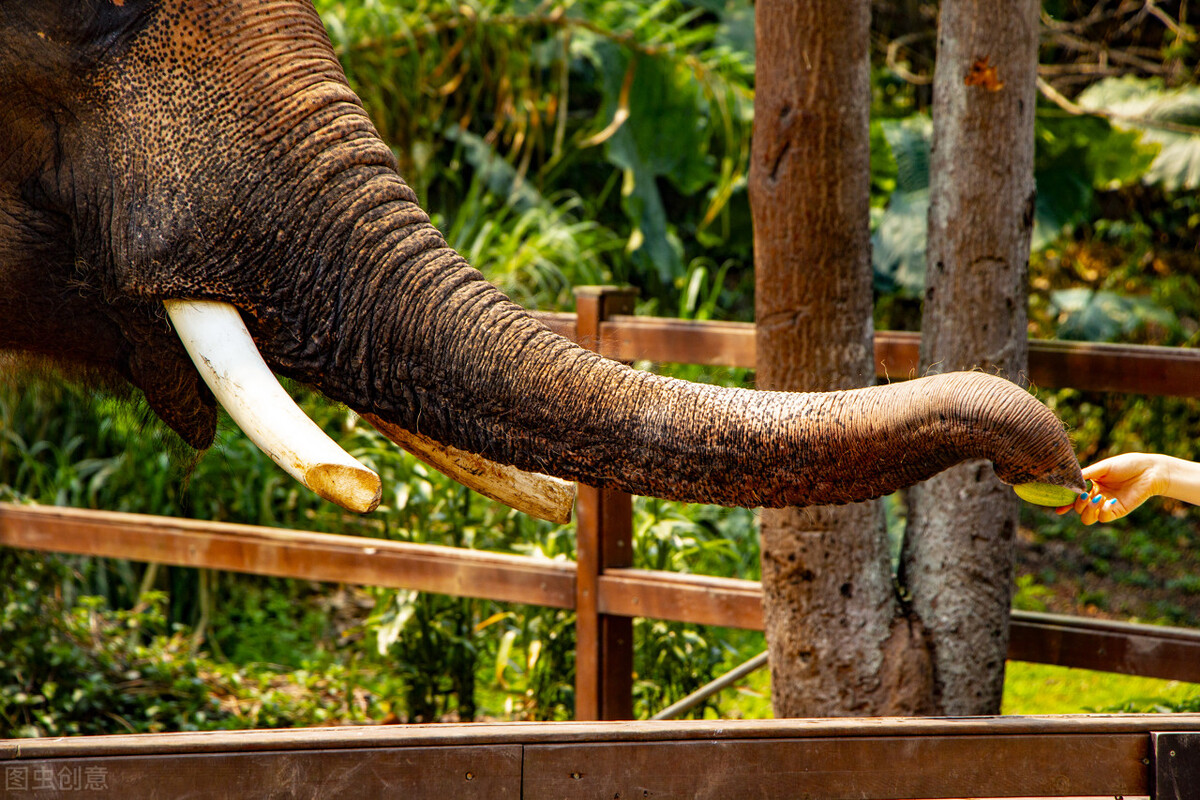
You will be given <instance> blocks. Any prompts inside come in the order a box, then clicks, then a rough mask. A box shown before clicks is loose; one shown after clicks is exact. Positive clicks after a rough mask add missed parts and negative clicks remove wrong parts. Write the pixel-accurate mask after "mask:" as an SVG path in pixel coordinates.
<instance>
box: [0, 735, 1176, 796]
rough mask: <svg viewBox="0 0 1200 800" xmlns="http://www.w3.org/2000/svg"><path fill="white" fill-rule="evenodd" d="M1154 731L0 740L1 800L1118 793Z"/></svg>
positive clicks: (1127, 790) (1141, 780)
mask: <svg viewBox="0 0 1200 800" xmlns="http://www.w3.org/2000/svg"><path fill="white" fill-rule="evenodd" d="M1165 731H1171V732H1174V734H1176V735H1177V736H1178V735H1180V734H1195V733H1197V732H1200V715H1129V716H1102V717H1101V716H1081V717H979V718H959V719H944V718H941V719H939V718H924V719H909V718H892V719H888V718H874V719H837V720H740V721H738V720H734V721H728V720H726V721H692V722H676V721H671V722H648V721H633V722H603V723H601V722H598V723H577V722H560V723H555V722H550V723H494V724H489V723H474V724H472V723H468V724H446V725H421V726H411V727H409V726H368V727H346V728H313V729H300V730H258V731H253V730H252V731H222V732H204V733H173V734H141V735H125V736H95V737H70V738H63V739H45V740H43V739H27V740H3V741H0V772H2V773H4V774H5V776H6V781H11V782H10V783H8V784H7V788H8V789H9V790H10V791H9V792H8V793H6V794H5V796H21V793H20V791H18V793H17V794H12V793H11V790H12V788H13V787H14V786H15V787H16V788H17V789H18V790H23V789H24V788H26V786H28V782H29V781H31V780H39V779H40V780H43V781H46V782H49V783H50V784H53V783H54V782H55V781H57V782H58V787H57V788H58V789H59V790H60V791H66V790H70V791H78V790H79V789H81V788H83V787H82V786H81V781H82V780H84V779H85V778H90V779H91V780H92V781H94V785H93V786H92V789H93V791H91V792H89V793H87V794H86V795H85V796H88V797H94V798H98V799H100V798H108V797H114V798H115V797H132V796H147V797H148V796H155V797H174V796H182V794H181V792H182V793H186V794H187V795H188V796H200V797H229V796H246V795H245V793H246V792H248V791H250V792H253V793H255V794H257V795H261V793H262V792H263V790H269V792H270V794H271V796H278V797H309V796H317V795H316V794H314V793H316V792H320V796H329V794H328V791H329V790H331V789H335V788H336V789H337V790H338V791H340V792H350V793H351V794H352V795H353V796H356V797H384V796H397V793H398V792H399V793H400V796H404V797H407V798H414V800H416V799H422V800H423V798H435V797H436V798H442V797H456V798H458V797H462V798H474V797H487V798H495V797H512V798H528V800H542V799H543V798H546V799H547V800H549V798H555V799H556V800H572V799H573V798H584V797H597V796H605V797H639V796H653V797H659V798H691V797H730V796H754V797H762V798H780V799H781V800H782V798H790V797H795V796H797V792H802V793H803V795H804V796H806V797H811V798H830V799H832V798H844V797H850V796H853V797H861V798H868V799H869V800H883V798H892V797H897V796H904V797H951V796H955V797H962V796H976V797H977V796H990V797H1008V796H1038V797H1056V796H1071V795H1076V796H1078V795H1087V796H1095V795H1109V796H1114V795H1115V796H1121V795H1124V796H1129V795H1149V794H1150V793H1151V791H1152V790H1153V789H1152V781H1153V778H1152V776H1153V774H1154V770H1155V757H1156V751H1155V746H1154V741H1155V740H1157V738H1159V737H1158V735H1159V734H1162V733H1163V732H1165ZM997 763H1004V764H1007V765H1010V766H1011V768H1008V769H997V768H996V765H997ZM85 770H86V772H85ZM22 781H24V782H26V783H24V784H22V783H20V782H22ZM27 796H30V795H27ZM32 796H43V795H32ZM53 796H59V795H57V794H56V795H53ZM72 796H73V795H72Z"/></svg>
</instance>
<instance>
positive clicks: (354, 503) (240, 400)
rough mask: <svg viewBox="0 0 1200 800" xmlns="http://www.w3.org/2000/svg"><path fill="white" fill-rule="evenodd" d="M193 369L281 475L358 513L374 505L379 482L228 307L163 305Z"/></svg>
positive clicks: (170, 302) (209, 303) (177, 302)
mask: <svg viewBox="0 0 1200 800" xmlns="http://www.w3.org/2000/svg"><path fill="white" fill-rule="evenodd" d="M163 305H164V306H166V309H167V315H168V316H169V317H170V318H171V323H172V324H173V325H174V326H175V330H176V332H177V333H178V334H179V338H180V340H181V341H182V342H183V346H184V347H185V348H187V351H188V355H190V356H191V357H192V361H194V362H195V364H196V369H198V370H199V371H200V375H201V376H202V377H203V378H204V382H205V383H207V384H208V388H210V389H212V392H213V394H214V395H216V397H217V400H218V401H219V402H220V403H221V405H222V406H224V407H225V410H226V411H228V412H229V416H231V417H233V421H234V422H236V423H237V425H238V427H239V428H241V429H242V431H244V432H245V434H246V435H247V436H249V437H250V440H251V441H253V442H254V443H255V444H256V445H258V446H259V448H261V449H262V451H263V452H264V453H266V454H267V455H268V456H270V457H271V459H272V460H273V461H274V462H275V463H276V464H278V465H279V466H280V467H282V468H283V470H284V471H285V472H287V473H288V474H289V475H291V476H292V477H293V478H295V479H296V480H298V481H300V482H301V483H303V484H304V485H305V486H307V487H308V488H309V489H311V490H313V491H314V492H316V493H317V494H319V495H320V496H321V497H324V498H325V499H326V500H332V501H333V502H335V503H337V504H338V505H340V506H342V507H343V508H345V509H348V510H350V511H354V512H357V513H359V514H365V513H367V512H368V511H373V510H374V509H375V507H376V506H377V505H379V497H380V489H381V487H380V482H379V476H378V475H376V474H375V473H374V472H372V471H371V470H369V469H367V468H366V467H364V466H363V465H362V464H360V463H359V462H358V461H357V460H355V459H354V457H353V456H351V455H350V454H349V453H347V452H346V451H345V450H343V449H342V448H341V447H339V446H338V445H337V444H336V443H335V442H334V441H333V440H332V439H330V438H329V437H328V436H326V435H325V432H324V431H322V430H321V429H320V428H318V427H317V425H316V423H315V422H313V421H312V420H311V419H309V418H308V417H307V416H305V414H304V412H303V411H301V410H300V408H299V406H297V405H296V403H295V402H294V401H293V400H292V398H291V397H289V396H288V393H287V392H285V391H284V390H283V387H282V386H280V385H279V381H278V380H277V379H276V378H275V375H274V374H272V372H271V369H270V368H269V367H268V366H267V364H266V362H265V361H263V358H262V355H261V354H260V353H259V352H258V348H257V347H255V345H254V340H253V339H252V338H250V332H249V331H248V330H246V325H245V323H243V322H242V317H241V314H239V313H238V310H237V309H236V308H234V307H233V306H231V305H229V304H228V303H219V302H214V301H210V300H164V301H163Z"/></svg>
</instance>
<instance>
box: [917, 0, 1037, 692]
mask: <svg viewBox="0 0 1200 800" xmlns="http://www.w3.org/2000/svg"><path fill="white" fill-rule="evenodd" d="M1038 10H1039V5H1038V2H1037V0H1014V2H1011V3H995V2H991V1H990V0H945V2H943V4H942V8H941V20H940V23H939V29H938V31H939V33H938V52H937V65H936V69H935V72H934V98H933V125H934V129H933V151H932V158H931V166H930V173H931V188H930V193H931V199H930V208H929V244H928V251H927V253H928V259H927V262H928V268H927V274H926V289H925V306H924V312H923V314H924V316H923V319H922V326H921V327H922V332H923V335H922V342H921V364H922V369H923V371H924V372H926V373H933V372H941V371H946V370H954V369H971V368H978V369H982V370H985V371H987V372H995V373H999V374H1001V375H1004V376H1005V377H1008V378H1010V379H1013V380H1019V379H1021V378H1022V377H1023V376H1024V375H1025V372H1026V366H1027V345H1026V337H1027V331H1026V327H1027V326H1026V274H1027V268H1028V262H1029V242H1030V232H1031V229H1032V225H1033V211H1034V182H1033V146H1034V145H1033V114H1034V103H1035V99H1036V98H1035V77H1036V71H1035V70H1036V66H1037V41H1038ZM909 497H910V501H911V514H910V525H909V530H908V532H907V535H906V539H905V544H904V548H903V553H902V563H901V580H902V582H904V583H905V584H906V585H907V587H908V589H909V591H910V593H911V596H912V599H913V610H914V612H915V613H916V615H917V617H918V618H919V619H920V620H921V623H922V624H923V625H924V627H925V629H926V630H927V631H928V632H929V634H930V641H931V642H932V645H933V652H932V658H933V663H934V670H935V675H936V681H935V682H936V686H935V695H936V698H935V699H936V708H937V712H938V713H940V714H951V715H960V714H995V713H998V712H999V710H1000V699H1001V694H1002V690H1003V685H1004V661H1005V654H1006V651H1007V646H1008V617H1009V607H1010V602H1011V595H1012V589H1011V587H1012V566H1013V537H1014V534H1015V531H1016V528H1017V500H1016V498H1015V497H1014V496H1013V494H1012V492H1011V491H1010V490H1008V489H1007V488H1006V487H1005V486H1003V485H1002V484H1001V483H1000V482H999V481H998V480H997V479H996V478H995V476H994V474H993V471H992V468H991V466H990V465H989V464H988V463H986V462H983V461H976V462H967V463H964V464H960V465H959V466H957V467H955V468H953V469H951V470H949V471H948V472H945V473H942V474H941V475H939V476H937V477H935V478H933V479H932V480H930V481H928V482H927V483H925V484H922V485H920V486H918V487H915V488H914V489H913V490H912V491H911V492H910V494H909Z"/></svg>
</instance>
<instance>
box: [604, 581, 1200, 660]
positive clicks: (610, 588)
mask: <svg viewBox="0 0 1200 800" xmlns="http://www.w3.org/2000/svg"><path fill="white" fill-rule="evenodd" d="M599 593H600V601H599V602H600V608H601V610H602V611H604V613H607V614H614V615H616V614H626V615H629V616H637V617H649V618H651V619H670V620H675V621H679V622H691V623H695V624H699V625H719V626H728V627H733V628H745V629H747V630H762V628H763V621H762V587H761V585H760V584H759V583H758V582H757V581H746V580H737V579H734V578H710V577H706V576H702V575H679V574H674V573H664V572H654V571H650V570H637V569H616V570H608V571H607V572H605V573H604V575H602V576H601V577H600V580H599ZM1008 657H1009V658H1010V659H1012V660H1014V661H1030V662H1034V663H1038V664H1056V665H1058V666H1064V667H1075V668H1079V669H1094V670H1103V671H1105V672H1117V673H1121V674H1125V675H1143V676H1146V677H1155V678H1164V679H1168V680H1181V681H1191V682H1196V683H1200V631H1198V630H1192V629H1187V628H1168V627H1163V626H1158V625H1139V624H1134V623H1128V622H1114V621H1111V620H1094V619H1087V618H1084V617H1068V616H1059V615H1053V614H1037V613H1033V612H1028V611H1016V610H1014V611H1013V612H1012V617H1011V628H1010V641H1009V647H1008Z"/></svg>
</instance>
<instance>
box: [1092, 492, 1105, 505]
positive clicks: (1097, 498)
mask: <svg viewBox="0 0 1200 800" xmlns="http://www.w3.org/2000/svg"><path fill="white" fill-rule="evenodd" d="M1103 499H1104V495H1102V494H1098V495H1096V496H1095V497H1093V498H1092V502H1093V503H1099V502H1100V501H1101V500H1103Z"/></svg>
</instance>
